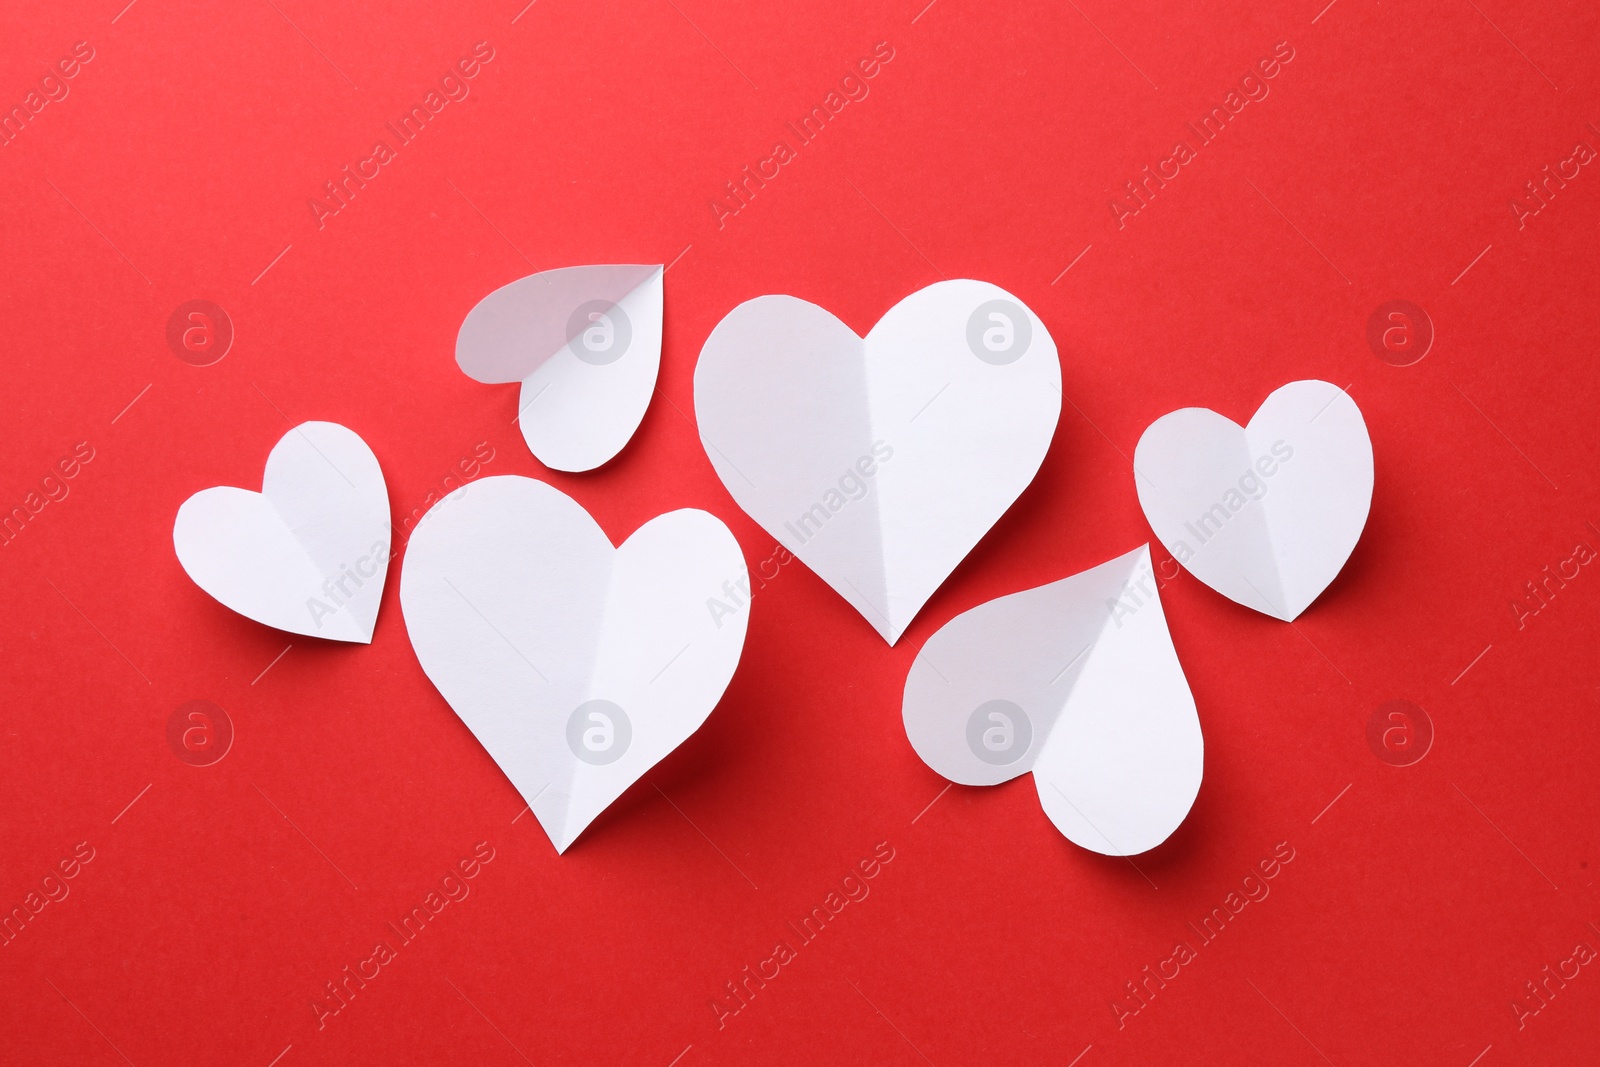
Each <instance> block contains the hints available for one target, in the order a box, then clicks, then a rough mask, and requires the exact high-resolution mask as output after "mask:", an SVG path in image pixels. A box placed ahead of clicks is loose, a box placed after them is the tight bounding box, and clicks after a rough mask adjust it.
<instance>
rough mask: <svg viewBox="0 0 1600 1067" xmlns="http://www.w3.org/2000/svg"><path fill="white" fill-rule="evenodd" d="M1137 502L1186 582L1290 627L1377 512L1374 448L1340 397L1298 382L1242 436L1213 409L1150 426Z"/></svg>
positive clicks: (1320, 385)
mask: <svg viewBox="0 0 1600 1067" xmlns="http://www.w3.org/2000/svg"><path fill="white" fill-rule="evenodd" d="M1133 468H1134V474H1135V481H1136V483H1137V485H1138V491H1139V504H1140V506H1141V507H1143V508H1144V514H1145V518H1147V519H1148V520H1149V521H1150V528H1151V529H1152V530H1154V531H1155V535H1156V537H1157V538H1158V539H1159V540H1160V541H1161V543H1162V544H1163V545H1165V546H1166V549H1167V551H1168V552H1171V553H1172V555H1173V558H1175V559H1176V560H1177V561H1178V562H1179V563H1180V564H1182V565H1183V566H1184V567H1185V568H1187V569H1188V571H1189V573H1190V574H1192V575H1194V576H1195V577H1196V578H1198V579H1200V580H1201V581H1202V582H1204V583H1205V584H1206V585H1209V586H1210V587H1211V588H1213V589H1215V590H1216V591H1217V592H1219V593H1221V594H1222V595H1223V596H1225V597H1227V598H1228V599H1230V600H1233V601H1237V602H1238V603H1240V604H1243V605H1244V606H1245V607H1247V608H1254V609H1255V610H1256V611H1260V612H1264V613H1265V614H1267V615H1271V616H1273V617H1274V618H1278V619H1283V620H1285V621H1291V622H1292V621H1293V620H1294V619H1295V617H1296V616H1298V615H1299V614H1300V613H1301V612H1302V611H1304V610H1305V609H1306V608H1307V607H1308V606H1309V605H1310V604H1311V602H1312V601H1313V600H1315V599H1316V598H1317V597H1318V595H1320V594H1321V592H1322V591H1323V590H1324V589H1326V588H1327V587H1328V583H1330V582H1332V581H1333V579H1334V577H1335V576H1337V575H1338V573H1339V570H1340V568H1341V567H1343V566H1344V563H1345V560H1347V559H1349V558H1350V553H1351V551H1352V550H1354V548H1355V547H1356V541H1357V540H1359V539H1360V537H1361V530H1362V528H1363V527H1364V526H1366V523H1367V511H1368V509H1369V508H1370V507H1371V506H1372V440H1371V439H1370V438H1369V437H1368V436H1367V424H1366V422H1365V421H1364V420H1363V419H1362V418H1361V409H1360V408H1358V407H1356V403H1355V401H1354V400H1351V399H1350V396H1349V394H1347V393H1346V392H1345V391H1344V390H1343V389H1340V388H1339V387H1338V386H1336V385H1330V384H1329V383H1327V382H1320V381H1315V380H1309V381H1299V382H1290V383H1289V384H1288V385H1286V386H1284V387H1283V388H1281V389H1279V390H1277V391H1275V392H1274V393H1273V394H1272V395H1271V396H1269V397H1267V399H1266V402H1265V403H1263V404H1262V405H1261V408H1260V410H1258V411H1257V412H1256V413H1255V417H1253V418H1252V419H1251V420H1250V425H1248V426H1244V427H1241V426H1239V424H1238V423H1236V422H1234V421H1233V420H1231V419H1228V418H1225V417H1224V416H1222V415H1218V414H1217V413H1216V412H1215V411H1212V410H1210V409H1208V408H1184V409H1182V410H1181V411H1174V412H1172V413H1171V414H1168V415H1163V416H1162V417H1161V418H1159V419H1157V420H1156V421H1155V422H1153V423H1151V424H1150V426H1149V428H1148V429H1146V430H1145V432H1144V435H1143V436H1142V437H1140V438H1139V446H1138V448H1137V449H1136V450H1135V451H1134V454H1133Z"/></svg>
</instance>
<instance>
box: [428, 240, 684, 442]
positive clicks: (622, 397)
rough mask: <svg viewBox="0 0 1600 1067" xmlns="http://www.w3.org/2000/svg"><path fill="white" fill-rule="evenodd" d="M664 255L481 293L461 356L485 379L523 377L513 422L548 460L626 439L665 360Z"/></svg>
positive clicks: (460, 339) (553, 273) (460, 341)
mask: <svg viewBox="0 0 1600 1067" xmlns="http://www.w3.org/2000/svg"><path fill="white" fill-rule="evenodd" d="M662 277H663V271H662V268H661V266H660V265H659V264H657V265H655V266H645V265H635V264H598V265H594V266H584V267H562V268H560V269H558V270H547V271H541V272H540V273H538V274H530V275H529V276H527V277H526V278H519V279H517V280H516V281H514V282H511V283H510V284H509V285H503V286H501V287H500V288H499V289H496V290H495V291H494V292H492V293H490V294H489V295H488V296H486V297H484V298H483V299H482V300H480V301H479V302H478V304H477V306H475V307H474V308H473V309H472V310H471V311H469V312H467V317H466V319H465V320H464V321H463V322H462V323H461V330H460V332H459V333H458V334H457V336H456V363H457V364H458V365H459V366H460V367H461V369H462V370H463V371H465V372H466V374H467V375H468V377H471V378H473V379H476V380H477V381H480V382H488V383H508V382H521V383H522V396H521V399H520V400H519V401H518V403H517V422H518V424H519V425H520V426H521V427H522V437H523V439H524V440H525V441H527V442H528V447H529V448H530V449H531V450H532V451H533V454H534V455H535V456H537V457H538V458H539V462H541V463H543V464H544V465H545V466H547V467H551V468H554V469H555V470H562V471H586V470H593V469H594V468H595V467H598V466H600V465H601V464H602V463H605V462H606V461H608V460H610V459H611V458H612V457H613V456H615V455H616V454H617V453H618V452H620V451H622V447H623V446H624V445H626V444H627V443H628V440H629V438H631V437H632V436H633V433H634V431H635V430H637V429H638V428H639V423H640V421H641V420H642V419H643V418H644V413H645V409H646V408H648V407H649V406H650V397H651V394H652V393H654V391H655V387H656V374H657V373H658V371H659V370H660V367H661V316H662V298H663V294H662Z"/></svg>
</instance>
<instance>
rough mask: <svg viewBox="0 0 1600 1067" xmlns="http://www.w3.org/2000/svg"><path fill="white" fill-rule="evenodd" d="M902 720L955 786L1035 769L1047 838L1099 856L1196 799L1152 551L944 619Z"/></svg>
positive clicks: (1125, 850)
mask: <svg viewBox="0 0 1600 1067" xmlns="http://www.w3.org/2000/svg"><path fill="white" fill-rule="evenodd" d="M902 715H903V717H904V719H905V725H906V736H907V737H909V738H910V739H911V745H912V747H913V748H915V749H916V750H917V755H919V756H921V757H922V759H923V762H925V763H927V765H928V766H930V767H932V768H933V769H934V770H935V771H938V772H939V773H940V774H942V775H944V776H945V777H946V778H949V779H950V780H951V781H953V782H960V783H961V784H963V785H996V784H998V783H1000V782H1005V781H1009V780H1011V779H1012V778H1015V777H1017V776H1018V775H1020V774H1023V773H1025V772H1027V771H1032V772H1033V781H1034V785H1035V787H1036V788H1037V789H1038V791H1039V801H1040V803H1042V804H1043V805H1044V810H1045V814H1046V815H1048V816H1049V817H1050V821H1051V822H1053V823H1055V825H1056V828H1057V829H1059V830H1060V831H1061V832H1062V833H1063V834H1065V835H1066V836H1067V838H1068V839H1069V840H1071V841H1073V842H1075V843H1076V844H1079V845H1081V846H1083V847H1084V848H1087V849H1090V850H1092V851H1095V852H1100V853H1103V854H1105V855H1107V856H1131V855H1135V854H1137V853H1140V852H1145V851H1148V850H1149V849H1152V848H1154V847H1155V846H1157V845H1159V844H1160V843H1161V842H1163V841H1165V840H1166V839H1167V837H1168V836H1169V835H1171V833H1172V832H1173V831H1174V830H1176V829H1177V828H1178V825H1179V824H1180V823H1182V822H1183V819H1184V817H1185V816H1186V815H1188V813H1189V808H1190V807H1191V806H1192V805H1193V804H1194V798H1195V796H1196V795H1197V794H1198V793H1199V791H1200V777H1201V772H1202V765H1203V763H1204V754H1205V743H1204V741H1203V740H1202V738H1201V736H1200V718H1199V715H1198V714H1197V713H1196V712H1195V706H1194V697H1193V696H1192V695H1191V694H1190V692H1189V683H1188V681H1187V679H1185V678H1184V676H1183V668H1182V667H1181V666H1180V665H1179V663H1178V654H1177V652H1176V651H1175V650H1174V649H1173V647H1172V636H1171V634H1169V633H1168V631H1167V619H1166V615H1165V613H1164V612H1163V611H1162V610H1161V598H1160V596H1159V595H1158V593H1157V588H1156V580H1155V574H1154V572H1153V571H1152V570H1151V567H1150V549H1149V546H1148V545H1146V546H1142V547H1140V548H1138V549H1136V550H1134V551H1132V552H1129V553H1128V554H1127V555H1124V556H1119V557H1118V558H1116V559H1114V560H1111V561H1110V562H1109V563H1103V564H1101V565H1100V566H1098V567H1095V568H1093V569H1092V570H1087V571H1083V572H1082V573H1080V574H1075V575H1073V576H1071V577H1070V578H1063V579H1062V580H1061V581H1059V582H1052V583H1051V584H1049V585H1042V586H1040V587H1038V588H1037V589H1029V590H1027V591H1026V592H1022V593H1013V594H1011V595H1010V596H1003V597H1000V598H998V599H996V600H991V601H989V602H988V603H986V604H980V605H978V606H977V607H975V608H973V609H972V610H971V611H967V612H963V613H962V614H960V615H957V616H956V617H955V618H954V619H951V620H950V621H949V622H948V623H946V624H945V625H944V626H943V627H941V628H940V629H939V631H938V632H937V633H935V634H934V635H933V636H932V637H930V638H928V643H927V644H925V645H924V646H922V651H921V652H920V653H918V655H917V659H916V661H915V662H914V663H913V664H912V665H911V672H910V674H909V675H908V676H907V677H906V688H905V703H904V706H903V708H902Z"/></svg>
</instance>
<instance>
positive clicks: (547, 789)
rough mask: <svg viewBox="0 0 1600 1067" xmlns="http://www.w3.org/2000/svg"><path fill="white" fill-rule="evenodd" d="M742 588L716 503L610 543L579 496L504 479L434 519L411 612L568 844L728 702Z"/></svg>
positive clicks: (407, 594) (404, 584) (481, 727)
mask: <svg viewBox="0 0 1600 1067" xmlns="http://www.w3.org/2000/svg"><path fill="white" fill-rule="evenodd" d="M747 580H748V578H747V576H746V574H745V566H744V555H743V553H742V552H741V551H740V549H739V544H738V542H737V541H735V540H734V538H733V534H731V533H729V532H728V528H727V527H726V526H724V525H723V524H722V522H721V520H719V519H717V518H716V517H714V516H712V515H709V514H707V513H706V512H704V511H697V510H693V509H684V510H681V511H673V512H668V513H667V514H665V515H660V516H657V517H656V518H654V519H651V520H650V521H649V522H647V523H645V524H644V525H643V526H641V527H640V528H639V529H638V530H636V531H635V532H634V534H633V536H631V537H629V538H628V539H627V541H625V542H623V544H622V545H621V546H620V547H618V548H612V547H611V541H610V539H609V538H607V537H606V534H605V531H603V530H601V529H600V527H599V525H598V524H596V523H595V521H594V519H592V518H591V517H590V516H589V513H588V512H587V511H585V510H584V509H583V507H582V506H581V505H579V504H578V503H577V501H575V500H573V499H572V498H570V497H568V496H566V495H565V494H564V493H562V492H561V491H560V490H558V489H555V488H553V487H551V486H549V485H546V484H545V483H544V482H540V481H535V480H534V479H532V478H522V477H517V476H502V477H493V478H480V479H479V480H477V481H475V482H472V483H470V484H469V485H465V486H463V487H462V488H460V489H457V490H456V491H455V492H453V493H451V494H450V495H449V496H447V497H445V498H444V499H443V500H441V501H440V502H439V503H438V504H436V505H434V507H433V508H432V509H431V510H429V512H428V513H427V514H426V515H424V516H423V517H422V521H421V522H419V523H418V524H417V527H416V530H415V531H414V532H413V533H412V535H411V539H410V541H409V542H407V548H406V560H405V567H404V570H403V571H402V573H401V576H400V607H401V610H402V612H403V613H404V615H405V620H406V632H407V633H408V634H409V635H410V637H411V646H412V648H413V649H414V650H415V652H416V654H417V659H418V660H419V661H420V662H421V663H422V669H423V671H425V672H426V673H427V675H428V677H429V679H431V680H432V682H433V684H434V686H435V687H437V688H438V690H439V692H440V694H442V695H443V696H444V698H445V700H446V701H447V702H448V703H449V705H450V707H451V708H453V709H454V710H455V713H456V714H457V715H459V716H460V717H461V721H462V722H464V723H466V725H467V728H468V729H470V730H471V731H472V733H473V735H474V736H476V737H477V739H478V741H479V742H480V743H481V744H482V745H483V747H484V748H485V749H486V750H487V751H488V753H489V755H490V756H491V757H492V758H493V759H494V761H495V762H496V763H497V764H499V765H500V769H501V770H502V771H504V772H505V774H506V776H507V777H508V778H510V779H511V782H512V784H513V785H515V786H516V787H517V790H518V791H519V792H520V793H521V794H522V796H523V799H524V800H526V801H527V802H528V805H529V807H530V808H531V809H532V810H533V813H534V815H535V816H536V817H537V818H538V820H539V823H540V825H541V826H543V827H544V831H545V833H546V834H547V835H548V836H549V838H550V841H551V843H552V844H554V845H555V847H556V851H557V852H564V851H566V849H567V846H569V845H570V844H572V842H573V841H574V840H575V839H576V838H577V837H578V835H579V834H580V833H582V832H583V830H584V828H585V827H586V826H588V825H589V824H590V823H591V822H592V821H594V819H595V817H596V816H598V815H599V814H600V813H601V812H602V811H604V810H605V809H606V807H607V806H609V805H610V804H611V802H612V801H614V800H616V799H617V797H619V796H621V795H622V793H623V791H624V790H626V789H627V788H628V786H630V785H632V784H633V783H634V782H636V781H638V779H639V778H640V777H641V776H642V775H643V774H644V773H645V772H646V771H648V770H649V769H650V768H651V767H653V766H655V765H656V764H657V763H658V762H660V761H661V760H662V759H663V758H664V757H665V756H666V755H667V754H668V753H669V752H671V751H672V750H673V749H675V748H677V747H678V745H680V744H681V743H682V742H683V741H684V739H685V738H687V737H688V736H689V735H690V734H692V733H694V731H695V730H696V729H698V728H699V726H700V724H701V723H702V722H704V721H705V719H706V716H707V715H709V714H710V713H711V709H712V708H713V707H715V706H716V703H717V701H718V700H720V699H721V697H722V693H723V691H724V690H725V689H726V688H727V685H728V682H729V681H730V680H731V679H732V677H733V671H734V668H735V667H736V666H737V665H738V663H739V654H740V652H741V651H742V649H743V648H744V635H745V623H746V613H745V612H743V611H738V612H733V613H729V612H727V611H726V610H717V609H718V608H725V605H723V603H722V599H721V598H723V597H724V596H726V588H734V587H742V586H744V584H745V583H746V582H747ZM725 587H726V588H725ZM713 602H715V603H713Z"/></svg>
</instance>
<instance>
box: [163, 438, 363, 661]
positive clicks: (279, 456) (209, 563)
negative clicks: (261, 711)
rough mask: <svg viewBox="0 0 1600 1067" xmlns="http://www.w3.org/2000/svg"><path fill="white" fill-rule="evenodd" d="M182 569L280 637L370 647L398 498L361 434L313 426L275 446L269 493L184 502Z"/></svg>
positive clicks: (177, 527) (177, 525)
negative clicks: (392, 497) (392, 504)
mask: <svg viewBox="0 0 1600 1067" xmlns="http://www.w3.org/2000/svg"><path fill="white" fill-rule="evenodd" d="M172 546H173V548H174V549H175V550H176V551H177V553H178V562H179V563H181V564H182V565H183V569H184V570H185V571H187V572H188V574H189V577H190V578H192V579H193V580H194V583H195V584H196V585H198V586H199V587H200V588H201V589H204V590H205V591H206V592H207V593H209V594H211V596H213V597H215V598H216V599H217V600H218V601H220V602H221V603H222V604H223V605H225V606H226V607H229V608H232V609H233V610H234V611H237V612H238V613H239V614H241V615H243V616H245V617H247V618H250V619H254V620H255V621H256V622H260V623H265V624H266V625H268V626H273V627H276V628H278V629H279V630H287V631H288V632H290V633H296V634H305V635H306V636H308V637H325V638H328V639H330V640H333V641H354V642H359V643H361V644H368V643H370V642H371V641H372V630H373V627H374V625H376V623H377V619H378V602H379V600H380V599H381V598H382V595H383V582H384V577H385V575H387V574H388V571H389V492H388V489H387V488H386V487H385V486H384V483H383V471H382V470H381V469H379V467H378V460H377V457H376V456H374V455H373V454H372V450H371V449H370V448H368V447H367V445H366V442H365V441H363V440H361V438H360V437H359V436H357V435H356V434H355V432H354V431H352V430H348V429H346V428H345V427H343V426H340V425H339V424H337V423H332V422H305V423H301V424H300V425H299V426H296V427H295V428H294V429H292V430H290V431H289V432H288V433H286V434H284V435H283V437H282V438H281V439H280V440H279V441H278V443H277V444H276V445H274V446H273V447H272V452H271V453H270V454H269V455H268V456H267V467H266V471H265V473H264V475H263V476H262V479H261V492H259V493H254V492H251V491H250V490H248V489H236V488H234V487H232V486H215V487H213V488H210V489H204V490H201V491H200V492H198V493H196V494H195V495H194V496H191V497H190V498H189V499H188V500H185V501H184V502H183V505H182V506H181V507H180V508H179V509H178V517H177V520H176V522H174V523H173V527H172Z"/></svg>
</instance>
